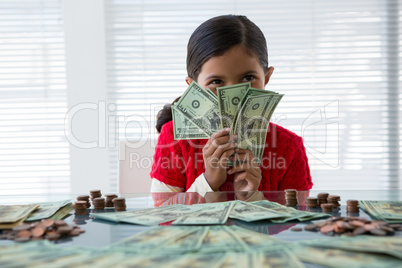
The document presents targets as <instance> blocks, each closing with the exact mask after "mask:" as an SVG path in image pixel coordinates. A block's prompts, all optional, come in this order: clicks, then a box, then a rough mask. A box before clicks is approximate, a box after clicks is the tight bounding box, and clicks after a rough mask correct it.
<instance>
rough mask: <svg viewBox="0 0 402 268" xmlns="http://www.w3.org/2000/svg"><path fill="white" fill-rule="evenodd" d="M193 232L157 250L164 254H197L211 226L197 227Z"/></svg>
mask: <svg viewBox="0 0 402 268" xmlns="http://www.w3.org/2000/svg"><path fill="white" fill-rule="evenodd" d="M192 230H193V232H191V233H189V234H188V235H184V236H182V237H179V238H177V239H174V240H171V241H170V242H167V243H166V244H165V245H163V247H159V248H156V249H155V250H156V251H161V252H163V253H166V252H169V254H171V253H189V252H197V251H198V250H199V249H200V248H201V245H202V242H203V241H204V239H205V236H206V235H207V234H208V232H209V226H197V227H194V228H193V229H192Z"/></svg>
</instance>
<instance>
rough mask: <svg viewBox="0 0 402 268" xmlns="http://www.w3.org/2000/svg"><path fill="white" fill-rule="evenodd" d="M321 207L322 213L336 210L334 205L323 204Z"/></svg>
mask: <svg viewBox="0 0 402 268" xmlns="http://www.w3.org/2000/svg"><path fill="white" fill-rule="evenodd" d="M320 206H321V209H322V212H332V209H333V208H334V206H333V205H332V204H328V203H324V204H321V205H320Z"/></svg>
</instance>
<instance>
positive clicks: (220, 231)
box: [199, 225, 247, 253]
mask: <svg viewBox="0 0 402 268" xmlns="http://www.w3.org/2000/svg"><path fill="white" fill-rule="evenodd" d="M246 249H247V246H246V244H245V243H244V242H243V241H242V240H241V239H239V238H238V237H237V236H233V234H232V232H231V231H230V227H228V226H225V225H224V226H219V225H216V226H211V227H210V229H209V231H208V234H207V235H206V237H205V238H204V241H203V243H202V245H201V247H200V250H199V252H203V253H206V252H214V253H216V252H242V251H245V250H246Z"/></svg>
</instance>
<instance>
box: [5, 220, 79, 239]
mask: <svg viewBox="0 0 402 268" xmlns="http://www.w3.org/2000/svg"><path fill="white" fill-rule="evenodd" d="M84 232H85V230H84V229H81V228H80V227H78V226H76V225H68V224H67V223H66V222H65V221H63V220H58V221H55V220H52V219H44V220H42V221H38V222H34V223H22V224H20V225H17V226H15V227H14V228H13V229H12V230H3V233H2V234H1V235H0V239H6V240H14V241H16V242H27V241H35V240H42V239H47V240H49V241H55V240H58V239H60V238H63V237H70V236H78V235H80V234H81V233H84Z"/></svg>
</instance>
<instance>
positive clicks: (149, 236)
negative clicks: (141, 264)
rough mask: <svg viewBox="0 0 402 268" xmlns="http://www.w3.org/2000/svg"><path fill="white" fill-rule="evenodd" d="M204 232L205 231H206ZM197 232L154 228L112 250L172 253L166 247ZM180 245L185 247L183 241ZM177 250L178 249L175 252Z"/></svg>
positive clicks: (116, 244) (188, 228) (175, 227)
mask: <svg viewBox="0 0 402 268" xmlns="http://www.w3.org/2000/svg"><path fill="white" fill-rule="evenodd" d="M202 230H203V231H205V229H202ZM196 231H197V229H195V228H194V227H189V226H158V227H152V228H150V229H148V230H145V231H142V232H140V233H137V234H135V235H133V236H131V237H128V238H126V239H123V240H122V241H119V242H117V243H115V244H113V245H111V246H110V249H113V250H115V251H116V250H120V251H124V252H136V253H141V252H152V251H155V250H157V251H162V252H164V253H170V251H169V248H168V247H167V246H166V245H169V244H172V243H173V242H174V241H179V240H180V239H181V238H185V237H187V236H188V235H190V234H192V233H194V232H196ZM191 238H194V237H190V239H191ZM200 239H203V238H200ZM179 243H181V244H183V245H184V243H183V241H179ZM176 249H177V247H175V249H174V250H176ZM183 250H184V249H183Z"/></svg>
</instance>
